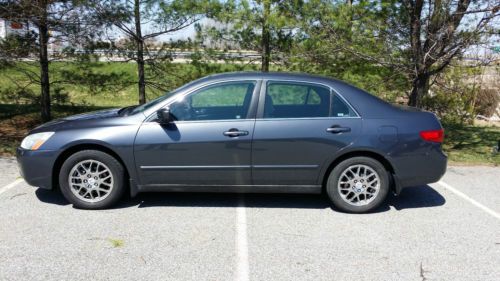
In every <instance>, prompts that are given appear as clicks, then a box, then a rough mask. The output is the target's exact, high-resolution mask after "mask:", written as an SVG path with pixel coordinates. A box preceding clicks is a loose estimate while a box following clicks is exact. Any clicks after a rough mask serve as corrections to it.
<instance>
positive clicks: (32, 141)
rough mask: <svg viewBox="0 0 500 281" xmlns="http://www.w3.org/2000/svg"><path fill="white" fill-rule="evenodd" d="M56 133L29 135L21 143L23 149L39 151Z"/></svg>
mask: <svg viewBox="0 0 500 281" xmlns="http://www.w3.org/2000/svg"><path fill="white" fill-rule="evenodd" d="M53 134H54V132H43V133H36V134H32V135H29V136H27V137H25V138H24V140H23V142H21V147H22V148H24V149H30V150H37V149H39V148H40V146H42V144H44V143H45V141H47V140H48V139H49V138H50V136H52V135H53Z"/></svg>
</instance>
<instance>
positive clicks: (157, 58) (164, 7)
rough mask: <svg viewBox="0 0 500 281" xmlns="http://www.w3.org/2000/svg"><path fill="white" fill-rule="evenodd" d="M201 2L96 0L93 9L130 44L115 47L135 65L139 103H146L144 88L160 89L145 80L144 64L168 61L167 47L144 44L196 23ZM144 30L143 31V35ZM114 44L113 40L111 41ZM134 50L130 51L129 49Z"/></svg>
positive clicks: (204, 4)
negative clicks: (151, 46)
mask: <svg viewBox="0 0 500 281" xmlns="http://www.w3.org/2000/svg"><path fill="white" fill-rule="evenodd" d="M209 3H210V2H209V1H204V0H186V1H183V0H171V1H167V0H127V1H114V0H99V1H93V3H92V9H93V10H94V11H95V12H96V13H97V14H98V15H99V16H100V17H101V20H102V21H103V22H104V23H107V24H108V27H109V28H110V30H111V31H113V30H118V31H119V32H120V33H121V34H122V35H124V36H125V37H126V40H127V41H128V42H130V43H131V44H128V43H127V42H125V44H116V43H115V44H114V50H115V51H118V52H119V54H120V55H121V56H125V57H127V60H132V61H135V62H136V63H137V74H138V80H137V86H138V93H139V103H140V104H143V103H145V102H146V86H147V85H149V86H152V87H155V88H158V87H161V86H162V85H161V84H156V83H154V82H153V81H151V80H149V81H148V79H147V77H146V68H145V66H146V65H149V66H152V67H154V66H159V68H158V69H160V68H161V63H162V62H165V61H169V60H170V59H171V57H172V56H171V52H170V50H169V48H168V45H166V44H163V45H161V46H159V47H158V46H156V47H153V48H149V46H148V44H147V42H148V41H151V40H154V39H155V38H157V37H160V36H165V35H167V34H170V33H173V32H176V31H179V30H182V29H184V28H186V27H188V26H189V25H191V24H193V23H195V22H197V21H198V20H199V19H200V18H201V17H202V15H203V13H204V11H205V9H207V8H208V7H209ZM145 30H146V32H145ZM110 39H111V40H112V41H115V40H116V38H110ZM132 48H133V49H132Z"/></svg>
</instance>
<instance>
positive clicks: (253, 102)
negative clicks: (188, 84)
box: [143, 79, 262, 124]
mask: <svg viewBox="0 0 500 281" xmlns="http://www.w3.org/2000/svg"><path fill="white" fill-rule="evenodd" d="M245 82H253V83H255V86H254V89H253V92H252V98H251V99H250V106H249V108H248V112H247V116H246V117H245V118H242V119H216V120H181V121H175V122H174V123H176V124H177V123H179V124H181V123H186V122H214V121H216V122H219V121H225V122H227V121H246V120H255V118H256V114H257V102H258V100H259V93H260V90H261V86H262V79H229V80H219V81H212V82H208V83H205V84H203V85H199V87H194V88H192V89H191V90H188V91H186V92H184V93H179V94H177V95H173V96H172V97H170V98H169V99H168V100H167V101H166V102H165V103H164V104H163V105H162V106H161V107H159V108H158V109H157V110H155V111H153V112H152V113H151V114H150V115H149V116H148V117H147V118H146V119H145V120H144V122H143V123H146V122H154V123H156V112H157V111H158V110H160V109H162V108H165V107H168V106H170V105H171V104H172V103H174V102H176V101H177V100H178V99H179V98H184V97H187V96H189V95H192V94H195V93H197V92H198V91H201V90H203V89H205V88H208V87H213V86H216V85H218V84H229V83H245Z"/></svg>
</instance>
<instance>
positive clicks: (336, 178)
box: [326, 157, 389, 213]
mask: <svg viewBox="0 0 500 281" xmlns="http://www.w3.org/2000/svg"><path fill="white" fill-rule="evenodd" d="M326 191H327V194H328V197H329V198H330V200H331V202H332V204H333V205H334V207H336V208H338V209H340V210H342V211H345V212H350V213H364V212H368V211H371V210H373V209H374V208H376V207H377V206H379V205H380V204H381V203H382V202H383V201H384V200H385V198H386V197H387V194H388V192H389V174H388V173H387V170H386V169H385V167H384V166H383V165H382V164H381V163H380V162H378V161H377V160H375V159H373V158H369V157H353V158H349V159H346V160H344V161H342V162H340V163H339V164H338V165H336V166H335V167H334V168H333V170H332V171H331V172H330V175H329V177H328V181H327V186H326Z"/></svg>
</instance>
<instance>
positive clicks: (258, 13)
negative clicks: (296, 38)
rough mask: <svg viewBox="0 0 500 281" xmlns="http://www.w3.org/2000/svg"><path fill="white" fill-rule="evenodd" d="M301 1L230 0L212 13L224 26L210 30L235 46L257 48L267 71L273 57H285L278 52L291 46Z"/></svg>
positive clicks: (217, 37) (215, 38)
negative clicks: (218, 10)
mask: <svg viewBox="0 0 500 281" xmlns="http://www.w3.org/2000/svg"><path fill="white" fill-rule="evenodd" d="M301 5H302V1H300V0H292V1H290V0H288V1H287V0H241V1H227V2H226V3H224V4H223V8H222V9H221V10H220V12H219V13H215V14H213V16H212V18H213V19H215V20H216V21H218V22H220V23H221V24H222V26H216V27H211V28H210V29H209V30H208V31H207V34H208V36H209V37H210V38H211V39H213V40H216V41H225V42H229V46H230V47H232V48H238V49H243V50H254V51H257V52H258V53H259V54H260V57H261V70H262V71H265V72H266V71H269V65H270V63H271V61H275V62H276V61H280V60H282V58H280V56H279V54H280V53H283V52H286V51H287V50H289V49H290V47H291V42H292V38H293V35H294V30H295V25H296V23H297V21H296V20H297V15H298V13H297V11H298V9H300V7H301ZM273 54H274V56H273Z"/></svg>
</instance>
